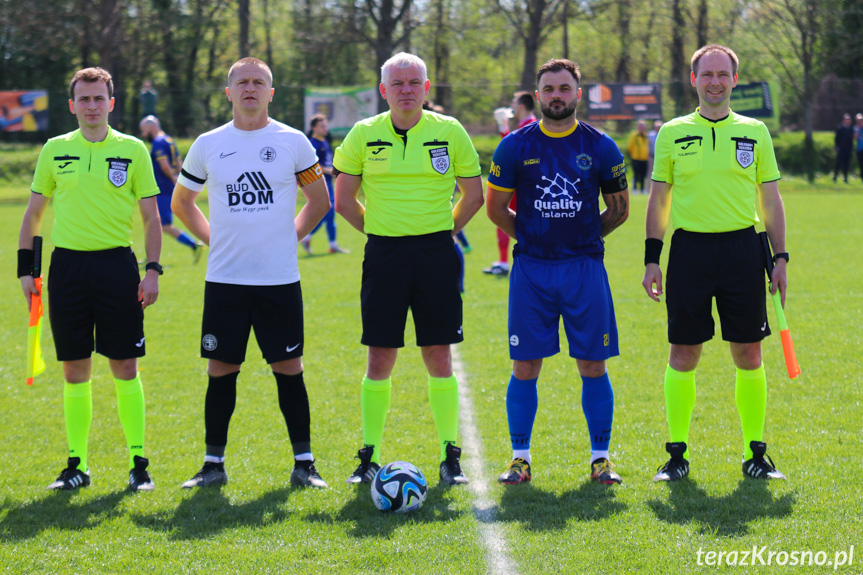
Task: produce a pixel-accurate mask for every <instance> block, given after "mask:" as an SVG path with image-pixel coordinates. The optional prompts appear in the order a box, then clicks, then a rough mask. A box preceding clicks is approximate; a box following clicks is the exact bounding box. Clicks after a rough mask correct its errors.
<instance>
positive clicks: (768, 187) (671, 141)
mask: <svg viewBox="0 0 863 575" xmlns="http://www.w3.org/2000/svg"><path fill="white" fill-rule="evenodd" d="M737 66H738V60H737V55H736V54H735V53H734V51H732V50H731V49H730V48H727V47H725V46H720V45H718V44H711V45H709V46H704V47H703V48H701V49H699V50H698V51H696V52H695V54H693V56H692V63H691V73H690V82H691V84H692V86H693V87H694V88H695V89H696V91H697V92H698V101H699V107H698V109H696V110H695V112H693V113H692V114H689V115H687V116H682V117H680V118H675V119H674V120H672V121H670V122H668V123H667V124H665V125H664V126H663V127H662V129H661V130H660V131H659V134H658V135H657V138H656V155H655V163H654V166H653V175H652V176H651V178H652V180H653V182H652V186H651V190H650V199H649V200H648V204H647V240H646V242H645V256H644V263H645V266H646V269H645V272H644V281H643V282H642V285H643V286H644V289H645V291H647V295H648V296H650V298H651V299H653V300H654V301H659V297H658V296H659V295H661V294H662V271H661V270H660V268H659V256H660V252H661V250H662V239H663V237H664V236H665V229H666V227H667V226H668V218H669V213H670V215H671V220H672V221H673V222H674V228H675V229H674V235H673V236H672V240H671V250H670V254H669V257H668V270H667V273H668V279H667V288H668V293H667V294H666V305H667V308H668V341H669V342H670V343H671V353H670V356H669V360H668V367H667V369H666V372H665V405H666V410H667V417H668V427H669V431H670V435H671V441H670V442H669V443H667V444H666V451H668V453H669V455H670V456H671V458H670V459H669V461H668V462H667V463H666V464H665V465H664V466H663V467H662V468H660V470H659V472H658V473H657V474H656V476H655V477H654V478H653V479H654V481H675V480H678V479H681V478H683V477H685V476H686V475H687V474H688V473H689V452H688V446H687V444H688V442H689V423H690V420H691V418H692V411H693V408H694V407H695V368H696V367H697V366H698V360H699V359H700V358H701V350H702V346H703V344H704V342H705V341H707V340H709V339H711V338H712V337H713V330H714V324H713V316H712V314H711V301H712V299H713V298H716V307H717V309H718V310H719V319H720V323H721V325H722V339H724V340H725V341H728V342H729V343H730V346H731V357H732V359H733V360H734V365H735V366H737V377H736V384H735V399H736V402H737V409H738V411H739V413H740V422H741V424H742V427H743V460H744V461H743V474H744V475H745V476H747V477H752V478H756V479H768V478H770V479H784V478H785V476H784V475H783V474H782V473H780V472H779V471H776V469H775V467H774V465H773V464H772V463H773V462H772V461H771V460H770V459H769V457H767V456H766V455H765V452H766V450H767V444H766V443H764V442H763V441H762V439H763V437H762V436H763V433H764V420H765V416H766V413H767V379H766V376H765V374H764V366H763V365H762V364H761V340H762V339H763V338H765V337H767V336H768V335H770V328H769V327H768V325H767V307H766V301H765V297H764V270H765V261H764V255H763V252H762V249H761V244H760V241H759V239H758V236H757V234H756V233H755V223H756V222H757V221H758V216H757V215H756V212H755V199H756V196H757V197H758V198H759V200H760V203H761V213H762V215H763V217H764V226H765V228H766V229H767V235H768V237H769V238H770V242H771V244H772V245H773V248H774V250H775V251H776V252H777V253H776V267H775V268H774V270H773V276H772V277H771V283H772V288H771V290H772V292H773V293H775V290H777V289H778V290H779V291H780V294H781V297H782V302H783V304H784V302H785V290H786V286H787V281H786V273H785V267H786V264H787V262H788V254H787V253H786V252H785V208H784V207H783V204H782V197H781V196H780V195H779V186H778V184H777V181H778V180H779V169H778V167H777V165H776V156H775V154H774V152H773V143H772V141H771V139H770V133H769V132H768V131H767V127H766V126H765V125H764V124H763V123H762V122H760V121H758V120H754V119H752V118H747V117H744V116H740V115H738V114H735V113H734V112H732V111H731V108H730V100H731V90H732V89H733V88H734V87H735V86H736V85H737Z"/></svg>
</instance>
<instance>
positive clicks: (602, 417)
mask: <svg viewBox="0 0 863 575" xmlns="http://www.w3.org/2000/svg"><path fill="white" fill-rule="evenodd" d="M536 79H537V92H536V96H537V100H538V101H539V103H540V109H541V111H542V115H543V119H542V120H541V121H540V122H535V123H532V124H529V125H528V126H525V127H524V128H521V129H519V130H517V131H515V132H513V133H512V134H510V135H509V136H507V137H506V138H504V139H503V140H502V141H501V143H500V144H498V147H497V149H496V150H495V153H494V157H493V159H492V164H491V169H490V170H489V177H488V190H487V195H486V206H487V208H486V209H487V212H488V216H489V218H490V219H491V221H492V222H494V223H495V225H497V226H498V227H499V228H500V229H501V230H503V231H504V232H506V233H507V234H508V235H509V236H510V237H513V238H515V239H516V241H517V243H516V245H515V248H514V250H513V267H512V272H511V275H510V286H509V350H510V358H511V359H512V360H513V369H512V376H511V378H510V381H509V387H508V388H507V394H506V408H507V419H508V422H509V430H510V439H511V442H512V461H511V462H510V463H509V465H508V466H507V469H506V471H504V473H503V474H502V475H501V476H500V477H499V478H498V481H499V482H501V483H505V484H517V483H523V482H525V481H530V479H531V466H530V464H531V457H530V438H531V433H532V431H533V423H534V419H535V418H536V412H537V408H538V404H539V400H538V393H537V379H538V378H539V374H540V370H541V369H542V360H543V358H546V357H551V356H553V355H556V354H557V353H558V352H560V341H559V334H558V332H559V324H560V318H561V317H562V318H563V324H564V328H565V330H566V337H567V340H568V341H569V355H570V356H571V357H573V358H575V360H576V364H577V366H578V372H579V374H580V375H581V380H582V395H581V404H582V409H583V411H584V415H585V418H586V419H587V427H588V431H589V433H590V446H591V449H590V453H591V458H590V461H591V475H590V477H591V479H592V480H594V481H598V482H599V483H605V484H614V483H621V478H620V476H619V475H618V474H617V473H615V472H614V470H613V469H612V465H611V463H610V461H609V457H608V447H609V442H610V440H611V429H612V420H613V416H614V392H613V390H612V388H611V381H610V380H609V378H608V373H607V371H606V360H607V359H608V358H610V357H614V356H616V355H618V354H619V351H618V345H617V326H616V323H615V317H614V305H613V303H612V299H611V289H610V287H609V284H608V276H607V274H606V273H605V266H604V264H603V254H604V242H603V239H602V238H603V237H604V236H607V235H608V234H610V233H611V232H612V231H613V230H614V229H615V228H617V227H618V226H619V225H620V224H622V223H623V222H624V221H625V220H626V218H627V216H628V215H629V191H628V189H627V184H626V168H625V166H624V161H623V154H621V153H620V150H619V149H618V147H617V145H616V144H615V143H614V141H613V140H612V139H611V138H610V137H608V136H607V135H605V134H604V133H602V132H600V131H599V130H597V129H595V128H593V127H592V126H589V125H588V124H585V123H583V122H579V121H578V120H577V119H576V117H575V107H576V105H577V104H578V101H579V99H580V98H581V88H579V87H578V84H579V82H580V81H581V73H580V71H579V69H578V66H577V65H575V64H574V63H573V62H571V61H569V60H549V61H548V62H546V63H545V64H543V65H542V67H540V69H539V71H538V72H537V75H536ZM513 192H515V193H516V210H515V211H512V210H511V209H509V202H510V200H511V198H512V194H513ZM600 194H602V199H603V201H604V203H605V205H606V209H605V210H603V211H602V212H600V206H599V197H600Z"/></svg>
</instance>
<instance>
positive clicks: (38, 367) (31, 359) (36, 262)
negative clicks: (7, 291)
mask: <svg viewBox="0 0 863 575" xmlns="http://www.w3.org/2000/svg"><path fill="white" fill-rule="evenodd" d="M33 281H34V283H35V284H36V293H35V294H31V295H30V323H29V325H28V326H27V385H33V378H34V377H36V376H37V375H39V374H41V373H42V372H43V371H45V360H44V359H43V358H42V344H41V343H40V342H41V341H42V237H41V236H35V237H34V238H33Z"/></svg>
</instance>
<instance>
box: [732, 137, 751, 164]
mask: <svg viewBox="0 0 863 575" xmlns="http://www.w3.org/2000/svg"><path fill="white" fill-rule="evenodd" d="M732 139H733V140H734V143H735V144H737V150H736V153H737V163H738V164H740V167H741V168H744V169H745V168H748V167H749V166H751V165H752V162H754V161H755V140H749V139H747V138H732Z"/></svg>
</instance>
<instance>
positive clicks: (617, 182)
mask: <svg viewBox="0 0 863 575" xmlns="http://www.w3.org/2000/svg"><path fill="white" fill-rule="evenodd" d="M627 185H628V184H627V183H626V173H625V172H624V173H622V174H620V175H619V176H616V177H614V178H612V179H610V180H603V181H601V182H599V191H600V192H602V193H603V194H616V193H618V192H622V191H623V190H625V189H626V187H627Z"/></svg>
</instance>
